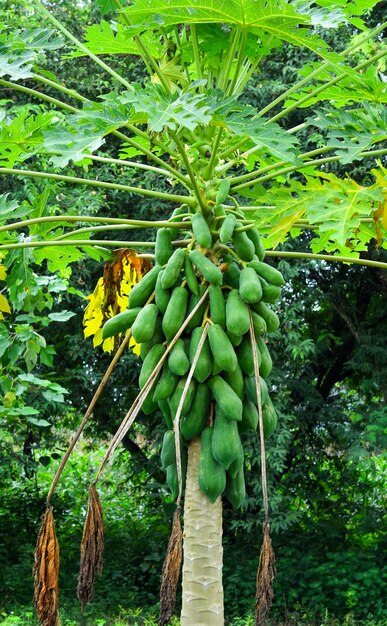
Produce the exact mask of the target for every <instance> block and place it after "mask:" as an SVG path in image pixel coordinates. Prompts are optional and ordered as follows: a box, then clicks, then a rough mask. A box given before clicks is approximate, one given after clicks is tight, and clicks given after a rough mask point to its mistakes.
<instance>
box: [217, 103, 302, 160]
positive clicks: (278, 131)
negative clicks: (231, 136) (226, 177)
mask: <svg viewBox="0 0 387 626" xmlns="http://www.w3.org/2000/svg"><path fill="white" fill-rule="evenodd" d="M220 104H222V103H221V102H220ZM255 114H256V110H255V109H254V108H253V107H251V106H249V105H238V104H237V103H236V104H235V105H234V107H233V110H230V111H228V112H227V113H225V114H223V115H219V114H218V115H215V116H214V123H218V124H219V125H220V126H225V127H226V128H228V129H229V130H231V131H232V132H233V133H235V134H236V135H238V136H240V137H246V136H247V137H249V138H250V139H251V140H252V142H253V143H254V144H255V145H256V146H260V147H262V148H266V150H267V151H268V152H269V153H270V154H272V155H273V156H275V157H277V158H279V159H280V160H281V161H282V160H283V161H287V162H288V163H298V162H300V161H299V159H298V158H297V145H298V143H299V142H298V139H297V138H296V137H295V136H294V135H289V133H287V132H286V131H285V130H284V129H283V128H281V126H279V125H278V124H276V123H274V122H269V123H268V122H266V121H265V120H264V119H263V118H257V117H255Z"/></svg>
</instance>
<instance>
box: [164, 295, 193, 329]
mask: <svg viewBox="0 0 387 626" xmlns="http://www.w3.org/2000/svg"><path fill="white" fill-rule="evenodd" d="M187 301H188V292H187V290H186V289H184V287H175V288H174V289H173V291H172V295H171V297H170V300H169V302H168V306H167V310H166V311H165V313H164V317H163V321H162V328H163V331H164V335H165V336H166V338H167V340H168V341H171V339H173V337H174V336H175V335H176V333H177V331H178V330H179V329H180V327H181V325H182V323H183V322H184V319H185V314H186V310H187Z"/></svg>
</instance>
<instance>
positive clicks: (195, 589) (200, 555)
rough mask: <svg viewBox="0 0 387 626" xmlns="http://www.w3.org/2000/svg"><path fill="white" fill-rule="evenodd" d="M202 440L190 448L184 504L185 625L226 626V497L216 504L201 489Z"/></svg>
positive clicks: (183, 623) (183, 608) (196, 440)
mask: <svg viewBox="0 0 387 626" xmlns="http://www.w3.org/2000/svg"><path fill="white" fill-rule="evenodd" d="M199 457H200V439H193V440H192V441H191V443H190V445H189V448H188V467H187V480H186V488H185V503H184V535H183V537H184V544H183V551H184V561H183V604H182V610H181V626H193V624H195V626H223V624H224V611H223V585H222V568H223V547H222V499H221V498H218V500H217V501H216V502H215V504H212V503H211V502H210V501H209V499H208V498H207V496H205V495H204V494H203V493H202V492H201V491H200V489H199V484H198V472H199Z"/></svg>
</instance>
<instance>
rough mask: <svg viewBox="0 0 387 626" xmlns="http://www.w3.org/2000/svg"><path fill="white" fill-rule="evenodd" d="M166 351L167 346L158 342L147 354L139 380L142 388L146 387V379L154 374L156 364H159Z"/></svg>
mask: <svg viewBox="0 0 387 626" xmlns="http://www.w3.org/2000/svg"><path fill="white" fill-rule="evenodd" d="M164 352H165V346H163V345H161V344H159V343H158V344H156V345H155V346H153V347H152V348H151V349H150V351H149V352H148V354H147V355H146V357H145V359H144V361H143V364H142V367H141V370H140V376H139V381H138V383H139V387H140V389H142V388H143V387H144V385H145V383H146V381H147V380H148V378H149V376H150V375H151V374H152V372H153V370H154V369H155V367H156V365H158V363H159V361H160V359H161V357H162V356H163V354H164Z"/></svg>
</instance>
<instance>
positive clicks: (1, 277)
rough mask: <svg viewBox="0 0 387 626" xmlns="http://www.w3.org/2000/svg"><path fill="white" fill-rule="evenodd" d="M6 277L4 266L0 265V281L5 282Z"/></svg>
mask: <svg viewBox="0 0 387 626" xmlns="http://www.w3.org/2000/svg"><path fill="white" fill-rule="evenodd" d="M6 276H7V269H6V267H5V265H0V280H5V278H6Z"/></svg>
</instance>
